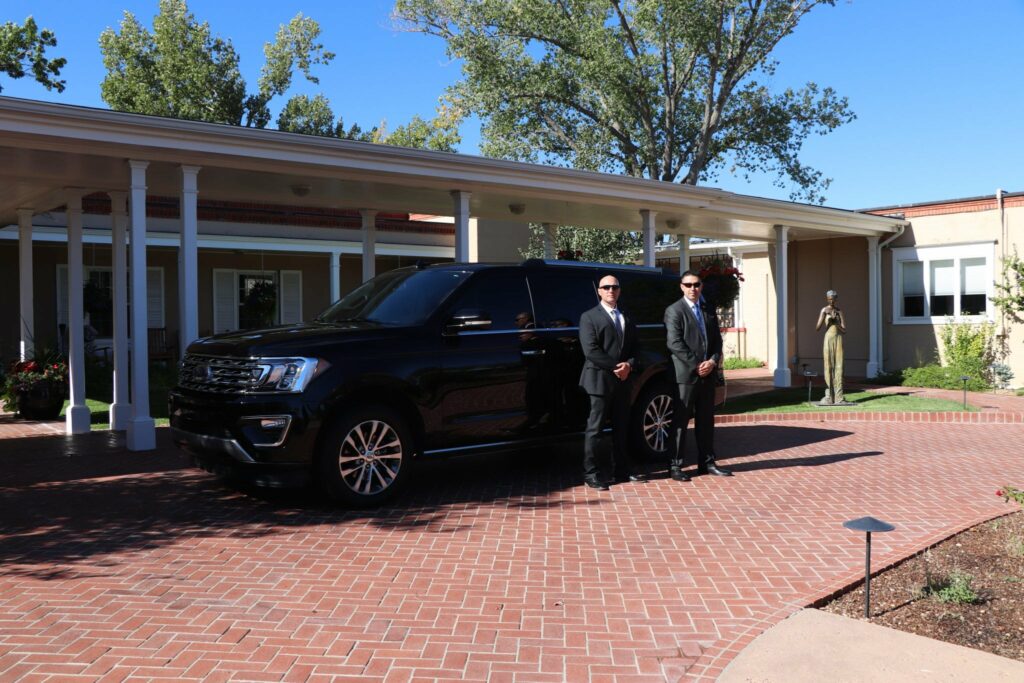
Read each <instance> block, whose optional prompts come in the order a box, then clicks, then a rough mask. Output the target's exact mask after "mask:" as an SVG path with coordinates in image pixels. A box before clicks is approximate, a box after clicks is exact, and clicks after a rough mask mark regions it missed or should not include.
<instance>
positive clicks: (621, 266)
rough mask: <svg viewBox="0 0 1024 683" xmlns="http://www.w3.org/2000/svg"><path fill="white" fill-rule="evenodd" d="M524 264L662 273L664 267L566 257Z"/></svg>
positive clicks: (529, 260) (524, 263)
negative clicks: (576, 259) (571, 259)
mask: <svg viewBox="0 0 1024 683" xmlns="http://www.w3.org/2000/svg"><path fill="white" fill-rule="evenodd" d="M523 265H524V266H529V267H532V268H539V267H542V266H557V267H559V268H610V269H615V270H640V271H644V272H647V273H661V272H663V271H664V268H661V267H658V266H639V265H636V264H634V263H601V262H599V261H568V260H565V259H541V258H530V259H526V260H525V261H523Z"/></svg>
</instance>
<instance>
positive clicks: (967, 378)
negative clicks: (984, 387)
mask: <svg viewBox="0 0 1024 683" xmlns="http://www.w3.org/2000/svg"><path fill="white" fill-rule="evenodd" d="M970 379H971V376H970V375H960V381H961V382H963V383H964V410H967V382H968V380H970Z"/></svg>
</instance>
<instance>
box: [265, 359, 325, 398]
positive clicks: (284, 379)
mask: <svg viewBox="0 0 1024 683" xmlns="http://www.w3.org/2000/svg"><path fill="white" fill-rule="evenodd" d="M254 360H255V363H256V366H255V367H254V368H253V370H252V375H253V376H252V382H251V384H250V389H249V391H253V392H275V391H279V392H283V393H292V394H298V393H301V392H303V391H305V389H306V385H308V384H309V381H310V380H311V379H313V375H314V374H316V368H317V365H318V364H319V363H320V360H319V359H317V358H256V359H254Z"/></svg>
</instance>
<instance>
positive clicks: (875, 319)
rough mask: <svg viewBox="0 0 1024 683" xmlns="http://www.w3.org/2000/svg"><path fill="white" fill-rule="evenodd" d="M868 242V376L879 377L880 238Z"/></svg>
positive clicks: (880, 313) (874, 237)
mask: <svg viewBox="0 0 1024 683" xmlns="http://www.w3.org/2000/svg"><path fill="white" fill-rule="evenodd" d="M867 240H868V365H867V371H866V374H867V376H868V377H869V378H870V377H878V372H879V370H880V369H881V364H880V363H879V359H880V358H881V353H880V351H881V346H882V342H881V335H880V334H879V330H880V329H881V327H880V325H879V321H880V319H881V315H882V312H881V305H880V304H881V296H880V292H881V286H882V267H881V262H880V258H879V253H878V236H876V235H873V236H871V237H868V238H867Z"/></svg>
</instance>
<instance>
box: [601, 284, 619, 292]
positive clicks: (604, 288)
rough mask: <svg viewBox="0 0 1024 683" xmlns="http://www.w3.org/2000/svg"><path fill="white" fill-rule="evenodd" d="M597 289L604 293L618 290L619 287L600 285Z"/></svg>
mask: <svg viewBox="0 0 1024 683" xmlns="http://www.w3.org/2000/svg"><path fill="white" fill-rule="evenodd" d="M598 289H603V290H605V291H608V290H614V289H619V285H601V286H600V287H598Z"/></svg>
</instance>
